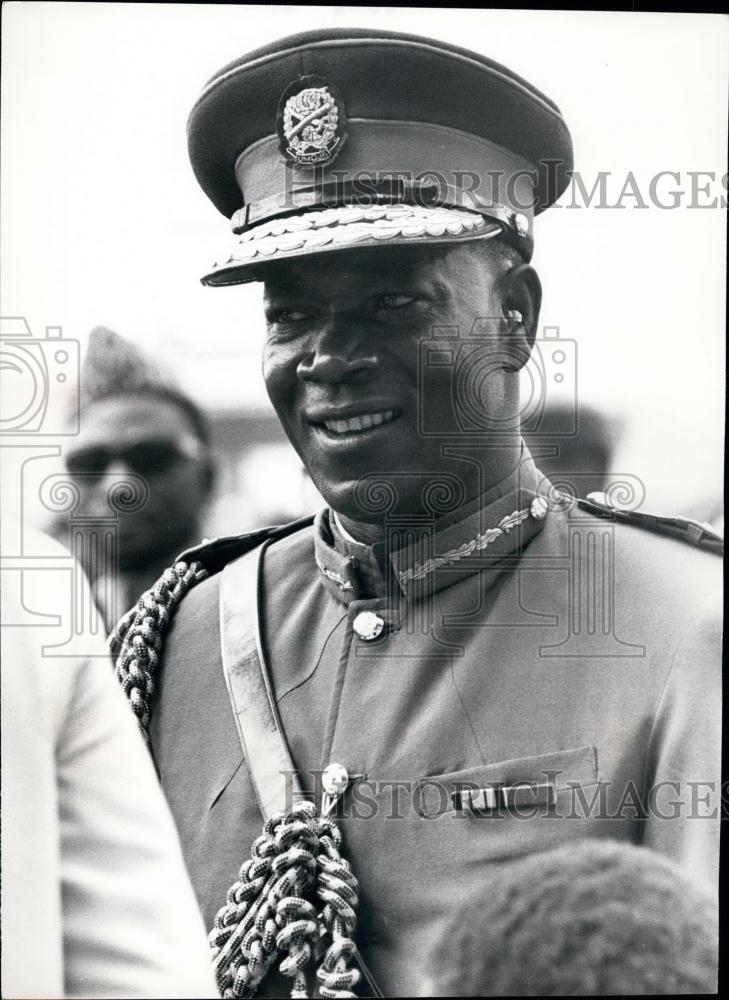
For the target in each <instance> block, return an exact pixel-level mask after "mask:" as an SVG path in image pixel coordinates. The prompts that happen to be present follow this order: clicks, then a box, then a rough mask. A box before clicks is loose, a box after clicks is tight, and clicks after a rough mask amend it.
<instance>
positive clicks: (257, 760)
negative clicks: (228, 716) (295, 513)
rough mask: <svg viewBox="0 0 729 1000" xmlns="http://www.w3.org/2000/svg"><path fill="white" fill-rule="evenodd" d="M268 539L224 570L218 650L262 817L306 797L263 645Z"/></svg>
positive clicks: (268, 816)
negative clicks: (263, 586) (262, 593)
mask: <svg viewBox="0 0 729 1000" xmlns="http://www.w3.org/2000/svg"><path fill="white" fill-rule="evenodd" d="M269 544H270V540H269V542H266V543H264V544H263V545H262V546H260V547H259V548H258V549H255V550H254V551H253V552H249V553H247V554H246V555H244V556H241V557H240V558H239V559H236V560H235V561H234V562H230V563H228V565H227V566H226V567H225V569H224V570H223V576H222V580H221V585H220V648H221V652H222V660H223V672H224V674H225V683H226V685H227V688H228V694H229V695H230V704H231V707H232V709H233V715H234V717H235V723H236V727H237V729H238V736H239V738H240V742H241V747H242V748H243V756H244V758H245V760H246V764H247V766H248V770H249V772H250V776H251V781H252V783H253V788H254V790H255V793H256V798H257V800H258V805H259V807H260V809H261V813H262V814H263V818H264V820H268V819H270V818H271V816H273V815H275V814H276V813H279V812H283V811H284V810H285V809H287V808H291V805H292V804H293V802H294V801H295V800H296V799H297V798H300V797H301V796H302V792H301V786H300V783H299V780H298V777H297V775H296V772H295V769H294V765H293V761H292V760H291V754H290V753H289V748H288V746H287V744H286V738H285V736H284V733H283V730H282V728H281V720H280V718H279V714H278V709H277V707H276V703H275V701H274V697H273V691H272V690H271V683H270V680H269V677H268V673H267V671H266V665H265V662H264V659H263V652H262V648H261V639H260V628H259V621H260V618H259V599H260V577H261V568H262V565H263V555H264V553H265V551H266V549H267V547H268V545H269Z"/></svg>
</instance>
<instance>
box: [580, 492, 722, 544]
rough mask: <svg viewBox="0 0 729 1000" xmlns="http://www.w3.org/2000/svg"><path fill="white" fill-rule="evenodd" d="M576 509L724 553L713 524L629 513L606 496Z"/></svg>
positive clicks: (599, 495) (589, 499) (590, 497)
mask: <svg viewBox="0 0 729 1000" xmlns="http://www.w3.org/2000/svg"><path fill="white" fill-rule="evenodd" d="M577 506H578V507H580V509H581V510H586V511H589V513H590V514H594V515H595V516H596V517H602V518H606V519H608V520H611V521H616V522H618V523H622V524H634V525H637V526H638V527H639V528H645V529H646V530H647V531H652V532H654V533H655V534H658V535H667V536H668V537H669V538H678V539H680V540H681V541H683V542H688V544H689V545H694V546H696V547H697V548H700V549H705V550H706V551H708V552H715V553H716V554H717V555H723V554H724V538H723V536H722V535H720V534H719V532H717V531H715V530H714V528H712V527H711V525H710V524H707V523H705V522H702V521H696V520H694V519H693V518H690V517H667V516H665V515H663V514H648V513H646V512H645V511H642V510H626V509H625V508H623V507H616V506H615V505H614V504H611V503H610V501H609V499H608V497H607V495H606V494H605V493H588V494H587V499H586V500H580V499H578V500H577Z"/></svg>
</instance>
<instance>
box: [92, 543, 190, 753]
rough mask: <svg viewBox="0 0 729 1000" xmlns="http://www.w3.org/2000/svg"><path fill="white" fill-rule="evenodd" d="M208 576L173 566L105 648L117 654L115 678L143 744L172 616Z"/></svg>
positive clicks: (123, 619)
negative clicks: (130, 709) (142, 738)
mask: <svg viewBox="0 0 729 1000" xmlns="http://www.w3.org/2000/svg"><path fill="white" fill-rule="evenodd" d="M207 575H208V573H207V570H206V569H205V568H204V567H203V565H202V563H199V562H193V563H190V564H189V565H188V564H187V563H184V562H178V563H176V564H175V565H174V566H173V567H172V568H171V569H166V570H165V571H164V573H163V574H162V576H161V577H160V578H159V580H157V582H156V583H155V585H154V586H153V587H152V588H151V589H150V590H147V591H145V593H144V594H142V596H141V597H140V598H139V601H138V602H137V605H136V607H134V608H132V609H131V611H128V612H127V613H126V614H125V615H124V617H123V618H122V619H121V621H120V622H119V623H118V624H117V625H116V627H115V628H114V629H113V631H112V633H111V635H110V636H109V640H108V645H109V649H110V650H111V652H112V654H117V653H118V656H117V659H116V676H117V680H118V681H119V683H120V684H121V686H122V690H123V691H124V694H125V695H126V696H127V698H128V700H129V704H130V705H131V708H132V711H133V712H134V715H135V717H136V720H137V724H138V725H139V729H140V731H141V733H142V736H143V737H144V739H145V741H146V742H147V743H149V732H148V729H149V703H150V700H151V698H152V694H153V693H154V679H155V674H156V672H157V667H158V665H159V655H160V653H161V651H162V644H163V641H164V637H165V634H166V632H167V629H168V628H169V625H170V622H171V620H172V615H173V614H174V612H175V609H176V608H177V605H178V604H179V603H180V601H181V600H182V598H183V597H184V596H185V594H186V593H187V592H188V590H190V589H191V587H194V586H195V584H196V583H199V582H200V581H201V580H204V579H205V577H206V576H207Z"/></svg>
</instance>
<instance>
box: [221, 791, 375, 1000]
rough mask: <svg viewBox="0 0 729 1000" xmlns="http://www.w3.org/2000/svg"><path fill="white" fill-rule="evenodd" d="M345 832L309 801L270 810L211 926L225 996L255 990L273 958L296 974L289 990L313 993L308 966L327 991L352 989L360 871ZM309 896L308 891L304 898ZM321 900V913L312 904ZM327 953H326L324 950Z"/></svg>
mask: <svg viewBox="0 0 729 1000" xmlns="http://www.w3.org/2000/svg"><path fill="white" fill-rule="evenodd" d="M341 838H342V834H341V832H340V830H339V829H338V827H337V826H336V824H335V823H334V821H333V820H332V819H330V818H329V817H323V816H322V815H321V813H320V812H319V810H318V809H317V807H316V806H315V805H314V804H313V803H311V802H299V803H297V804H296V805H295V806H294V807H293V808H292V809H290V810H289V811H288V812H285V813H279V814H278V815H276V816H273V817H272V818H271V819H270V820H268V822H267V823H266V825H265V827H264V832H263V835H262V836H260V837H259V838H258V839H257V840H256V841H255V843H254V844H253V848H252V850H251V857H250V859H249V860H248V861H246V862H244V864H243V865H242V866H241V869H240V873H239V876H238V879H237V881H236V882H234V884H233V885H232V886H231V887H230V889H229V891H228V896H227V901H226V903H225V905H224V906H223V907H222V908H221V909H220V910H219V911H218V913H217V915H216V917H215V922H214V924H213V929H212V931H211V933H210V945H211V947H212V950H213V955H214V961H215V974H216V978H217V982H218V987H219V989H220V993H221V996H222V997H223V998H225V1000H233V998H238V997H251V996H254V995H255V991H256V988H257V987H258V985H259V983H260V982H261V981H262V979H263V978H264V976H265V975H266V973H267V972H268V970H269V969H270V968H271V967H272V966H273V964H274V963H275V961H276V957H277V952H279V953H283V955H284V957H283V959H282V961H281V963H280V965H279V969H280V971H281V973H282V974H283V975H284V976H287V977H289V978H291V979H292V980H293V982H292V988H291V996H292V997H308V996H309V993H308V991H307V980H306V971H307V968H308V966H309V965H310V963H311V959H312V957H313V958H316V959H317V960H319V959H321V961H320V962H319V966H318V969H317V972H316V978H317V979H318V981H319V984H320V993H321V995H322V996H323V997H354V996H355V993H354V992H353V988H354V987H355V986H356V984H357V982H358V980H359V978H360V972H359V970H357V969H353V968H350V967H349V966H350V963H351V961H352V959H353V958H354V956H355V954H356V946H355V943H354V941H353V939H352V934H353V933H354V929H355V926H356V922H357V917H356V907H357V901H358V884H357V879H356V878H355V877H354V875H353V874H352V869H351V866H350V864H349V862H348V861H346V860H345V859H344V858H343V857H342V855H341V853H340V846H341ZM307 897H308V898H307ZM314 901H316V903H317V904H319V905H321V904H323V910H322V911H321V912H319V913H317V909H316V908H315V906H314ZM322 956H323V958H322Z"/></svg>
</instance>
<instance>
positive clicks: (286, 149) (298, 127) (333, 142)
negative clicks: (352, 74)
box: [276, 76, 346, 167]
mask: <svg viewBox="0 0 729 1000" xmlns="http://www.w3.org/2000/svg"><path fill="white" fill-rule="evenodd" d="M345 124H346V116H345V113H344V102H343V101H342V98H341V97H340V95H339V93H338V91H337V89H336V88H335V87H334V86H332V84H331V83H329V82H328V81H327V80H325V79H324V78H323V77H320V76H302V77H301V78H300V79H298V80H296V81H294V83H292V84H290V85H289V86H288V87H287V88H286V90H285V91H284V93H283V96H282V97H281V101H280V103H279V110H278V118H277V121H276V130H277V132H278V136H279V141H280V145H281V151H282V152H283V153H284V155H285V156H286V157H287V158H288V159H289V160H293V162H294V163H296V164H298V165H299V166H302V167H308V166H324V165H326V164H327V163H331V162H332V160H333V159H334V158H335V157H336V156H337V155H338V154H339V151H340V150H341V148H342V146H343V145H344V141H345V139H346V132H345Z"/></svg>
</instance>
